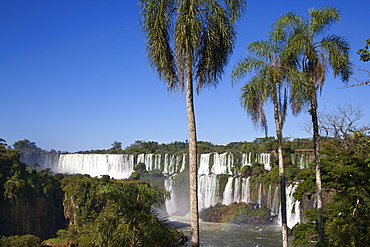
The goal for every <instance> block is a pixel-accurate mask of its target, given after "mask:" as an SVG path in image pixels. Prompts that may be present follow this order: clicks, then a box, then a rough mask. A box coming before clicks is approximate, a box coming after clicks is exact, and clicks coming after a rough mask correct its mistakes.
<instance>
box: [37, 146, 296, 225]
mask: <svg viewBox="0 0 370 247" xmlns="http://www.w3.org/2000/svg"><path fill="white" fill-rule="evenodd" d="M186 158H187V156H186V154H180V155H171V154H164V155H163V154H140V155H136V156H135V155H125V154H60V155H58V154H57V155H55V154H54V155H45V156H44V159H43V162H38V163H39V164H40V166H41V167H40V168H41V169H45V168H50V169H51V170H52V171H53V172H55V173H70V174H74V173H80V174H89V175H91V176H101V175H109V176H111V177H113V178H117V179H122V178H128V177H129V176H130V175H131V173H132V172H133V167H134V166H135V165H136V164H137V163H139V162H143V163H145V165H146V166H147V169H148V170H154V169H159V170H161V171H162V172H163V174H164V175H166V176H168V178H171V179H166V181H165V187H166V189H167V190H168V191H170V192H172V195H171V199H170V200H169V201H167V202H166V208H167V212H168V213H169V214H170V215H171V214H175V213H176V212H177V210H178V208H181V207H184V205H181V204H183V202H184V198H178V197H177V195H176V193H173V192H175V186H176V185H175V180H173V178H174V176H176V174H178V173H180V172H182V171H184V169H185V165H186ZM234 162H241V163H242V165H251V164H252V163H253V162H260V163H263V164H264V166H265V169H270V167H271V166H270V154H263V153H262V154H257V155H256V154H251V153H248V154H242V160H241V161H236V160H235V156H234V155H233V154H229V153H223V154H216V153H212V154H201V155H200V156H199V169H198V175H199V177H198V179H199V185H198V201H199V210H201V209H203V208H208V207H210V206H214V205H215V204H216V203H218V202H221V203H223V204H226V205H229V204H231V203H233V202H246V203H249V202H251V199H250V198H251V196H250V188H249V186H250V184H249V178H241V177H239V176H238V175H240V174H235V173H237V172H236V171H237V170H233V169H232V168H233V164H234ZM220 174H226V175H228V176H229V177H228V180H227V184H226V187H225V189H224V191H219V179H218V177H217V175H220ZM294 190H295V186H293V185H291V186H289V187H288V188H287V209H288V216H289V217H288V226H289V227H293V226H294V225H295V224H296V223H297V222H299V221H300V218H301V212H300V205H299V202H298V201H295V200H294V198H293V193H294ZM220 193H222V194H220ZM221 195H222V197H221ZM267 197H268V198H267V202H265V201H264V199H263V198H262V185H259V193H258V201H257V202H258V203H259V204H262V203H267V204H268V206H269V207H270V208H271V209H272V213H273V214H274V215H280V213H279V211H280V210H279V204H278V202H279V198H278V188H276V189H275V191H274V195H272V188H269V192H268V195H267Z"/></svg>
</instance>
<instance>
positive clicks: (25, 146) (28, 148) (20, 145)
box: [13, 139, 42, 153]
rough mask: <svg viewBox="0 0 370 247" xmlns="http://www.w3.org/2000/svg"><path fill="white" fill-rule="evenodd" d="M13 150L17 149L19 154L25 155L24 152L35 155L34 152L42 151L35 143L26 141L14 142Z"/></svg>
mask: <svg viewBox="0 0 370 247" xmlns="http://www.w3.org/2000/svg"><path fill="white" fill-rule="evenodd" d="M13 148H14V149H17V150H18V151H19V152H21V153H25V152H30V153H35V152H41V151H42V149H41V148H39V147H37V146H36V143H35V142H31V141H29V140H27V139H24V140H21V141H17V142H14V144H13Z"/></svg>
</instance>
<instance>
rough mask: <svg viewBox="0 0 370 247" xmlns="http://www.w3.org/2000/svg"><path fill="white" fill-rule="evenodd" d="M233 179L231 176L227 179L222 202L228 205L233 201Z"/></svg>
mask: <svg viewBox="0 0 370 247" xmlns="http://www.w3.org/2000/svg"><path fill="white" fill-rule="evenodd" d="M233 181H234V178H233V177H229V179H228V180H227V184H226V187H225V190H224V195H223V201H222V204H225V205H229V204H231V203H233V202H234V193H233V192H234V191H233Z"/></svg>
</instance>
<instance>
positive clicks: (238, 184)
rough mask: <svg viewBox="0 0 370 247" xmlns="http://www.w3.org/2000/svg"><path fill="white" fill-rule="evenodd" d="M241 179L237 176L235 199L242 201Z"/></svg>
mask: <svg viewBox="0 0 370 247" xmlns="http://www.w3.org/2000/svg"><path fill="white" fill-rule="evenodd" d="M240 182H241V181H240V179H239V178H235V180H234V201H235V202H240V196H241V195H240Z"/></svg>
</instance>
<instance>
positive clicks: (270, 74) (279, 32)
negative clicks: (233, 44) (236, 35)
mask: <svg viewBox="0 0 370 247" xmlns="http://www.w3.org/2000/svg"><path fill="white" fill-rule="evenodd" d="M285 50H286V39H285V33H284V28H283V26H281V25H280V24H279V23H275V25H274V28H273V30H272V31H271V32H270V36H269V39H268V40H267V41H257V42H253V43H251V44H249V45H248V47H247V51H248V52H250V53H251V55H249V56H248V57H246V58H244V59H243V60H242V61H240V62H239V63H238V64H237V65H236V66H234V68H233V71H232V82H233V83H234V82H236V81H238V80H240V79H241V78H243V77H244V76H246V75H247V74H249V73H251V72H255V73H256V74H255V75H253V76H252V77H251V79H249V80H248V81H247V82H246V84H245V85H244V86H243V87H242V94H241V97H240V98H241V103H242V105H243V107H244V108H245V109H246V111H247V113H248V114H249V115H250V116H251V118H252V121H253V122H254V123H255V124H256V125H260V126H261V127H262V128H263V129H265V131H267V121H266V116H265V111H264V105H265V103H266V102H267V101H268V100H269V99H271V100H272V102H273V108H274V120H275V127H276V136H277V142H278V158H279V175H280V192H281V193H280V196H281V215H282V238H283V246H284V247H287V246H288V227H287V212H286V192H285V175H284V160H283V147H282V141H283V135H282V131H283V125H284V122H285V116H286V110H287V102H288V94H287V91H288V84H287V81H288V80H293V78H295V76H296V75H297V70H296V69H295V67H294V63H293V62H292V61H288V60H286V59H285V57H284V54H285Z"/></svg>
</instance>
